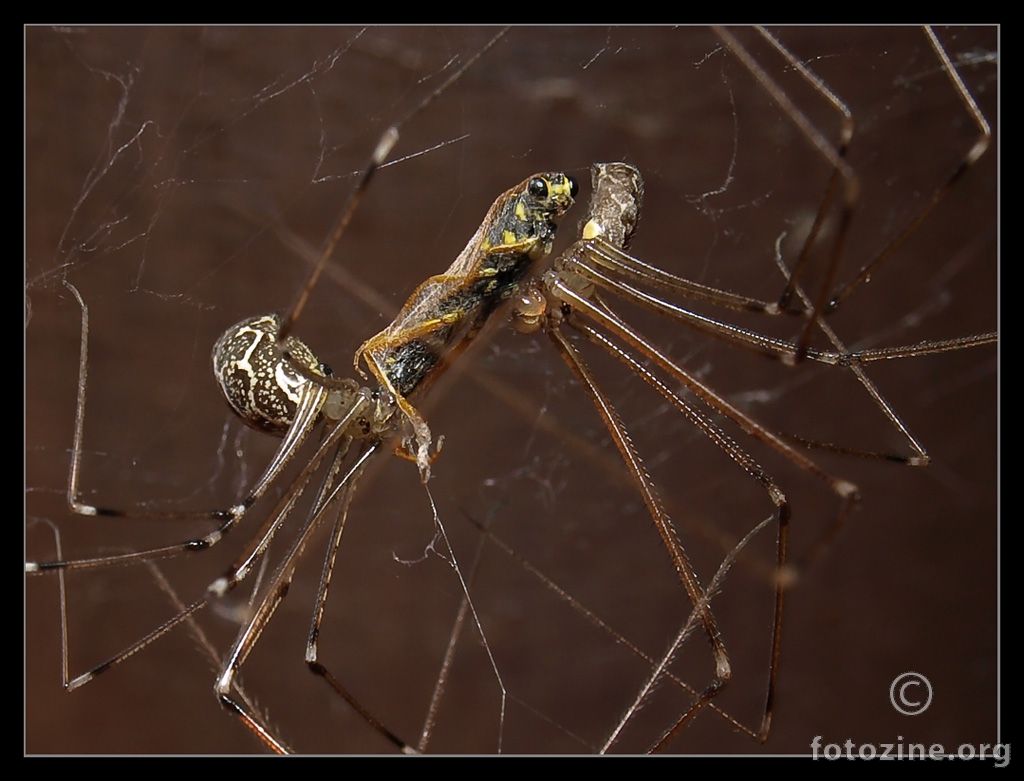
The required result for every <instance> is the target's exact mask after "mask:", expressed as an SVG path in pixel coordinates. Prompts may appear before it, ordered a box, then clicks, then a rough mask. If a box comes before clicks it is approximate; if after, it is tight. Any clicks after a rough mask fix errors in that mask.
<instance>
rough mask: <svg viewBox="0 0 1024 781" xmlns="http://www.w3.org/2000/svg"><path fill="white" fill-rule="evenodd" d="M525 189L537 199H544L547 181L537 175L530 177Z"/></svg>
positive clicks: (546, 193)
mask: <svg viewBox="0 0 1024 781" xmlns="http://www.w3.org/2000/svg"><path fill="white" fill-rule="evenodd" d="M526 189H527V191H528V192H529V193H530V195H531V196H533V197H534V198H536V199H537V200H538V201H541V200H544V199H545V198H547V197H548V183H547V182H545V181H544V180H543V179H541V178H540V177H539V176H537V177H534V178H533V179H531V180H530V183H529V184H528V185H527V186H526Z"/></svg>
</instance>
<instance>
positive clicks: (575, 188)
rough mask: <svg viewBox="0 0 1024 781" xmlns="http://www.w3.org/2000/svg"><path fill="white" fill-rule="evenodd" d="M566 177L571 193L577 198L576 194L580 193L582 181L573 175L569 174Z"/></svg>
mask: <svg viewBox="0 0 1024 781" xmlns="http://www.w3.org/2000/svg"><path fill="white" fill-rule="evenodd" d="M565 178H566V179H568V180H569V195H571V196H572V197H573V200H575V199H576V196H577V195H579V194H580V183H579V182H577V181H576V180H575V179H573V178H572V177H571V176H568V175H567V176H566V177H565Z"/></svg>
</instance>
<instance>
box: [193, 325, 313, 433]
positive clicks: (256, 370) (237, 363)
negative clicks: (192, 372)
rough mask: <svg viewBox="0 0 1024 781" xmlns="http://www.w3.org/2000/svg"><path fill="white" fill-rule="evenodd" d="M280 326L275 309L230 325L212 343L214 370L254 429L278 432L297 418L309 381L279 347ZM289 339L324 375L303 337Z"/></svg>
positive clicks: (307, 362)
mask: <svg viewBox="0 0 1024 781" xmlns="http://www.w3.org/2000/svg"><path fill="white" fill-rule="evenodd" d="M280 326H281V318H280V317H279V316H278V315H276V314H271V315H263V316H261V317H252V318H249V319H247V320H243V321H242V322H240V323H236V324H235V325H233V326H231V328H229V329H228V330H227V331H225V332H224V333H223V334H222V335H221V337H220V339H218V340H217V343H216V344H215V345H214V346H213V374H214V376H215V377H216V378H217V384H218V385H219V386H220V391H221V393H222V394H224V399H225V400H226V401H227V403H228V404H229V405H230V406H231V409H232V410H233V411H234V413H235V414H236V415H238V417H240V418H241V419H242V420H244V421H245V422H246V423H247V424H248V425H250V426H252V427H253V428H255V429H258V430H260V431H266V432H267V433H270V434H276V435H278V436H281V435H283V434H284V432H285V431H286V430H287V429H288V426H290V425H291V423H292V421H293V420H294V419H295V410H296V407H297V406H298V403H299V397H300V395H301V393H302V386H303V385H304V384H305V383H306V382H308V380H307V379H306V378H304V377H303V376H302V375H300V374H299V373H298V372H296V371H295V370H294V369H293V368H292V367H291V366H289V365H288V362H287V361H286V360H284V358H283V357H282V355H281V352H280V351H279V350H278V348H277V334H278V331H279V330H280ZM285 344H286V346H287V349H288V351H289V352H290V353H291V354H292V356H293V357H294V358H295V359H296V360H297V361H299V362H300V363H301V364H303V365H304V366H306V367H307V368H308V369H309V370H310V371H312V372H314V373H316V374H321V375H322V374H323V371H322V369H321V366H320V362H319V361H318V360H317V359H316V356H315V355H313V353H312V351H311V350H310V349H309V348H308V347H307V346H306V345H305V344H304V343H303V342H301V341H300V340H299V339H296V338H295V337H294V336H289V337H288V339H287V340H286V342H285Z"/></svg>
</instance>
